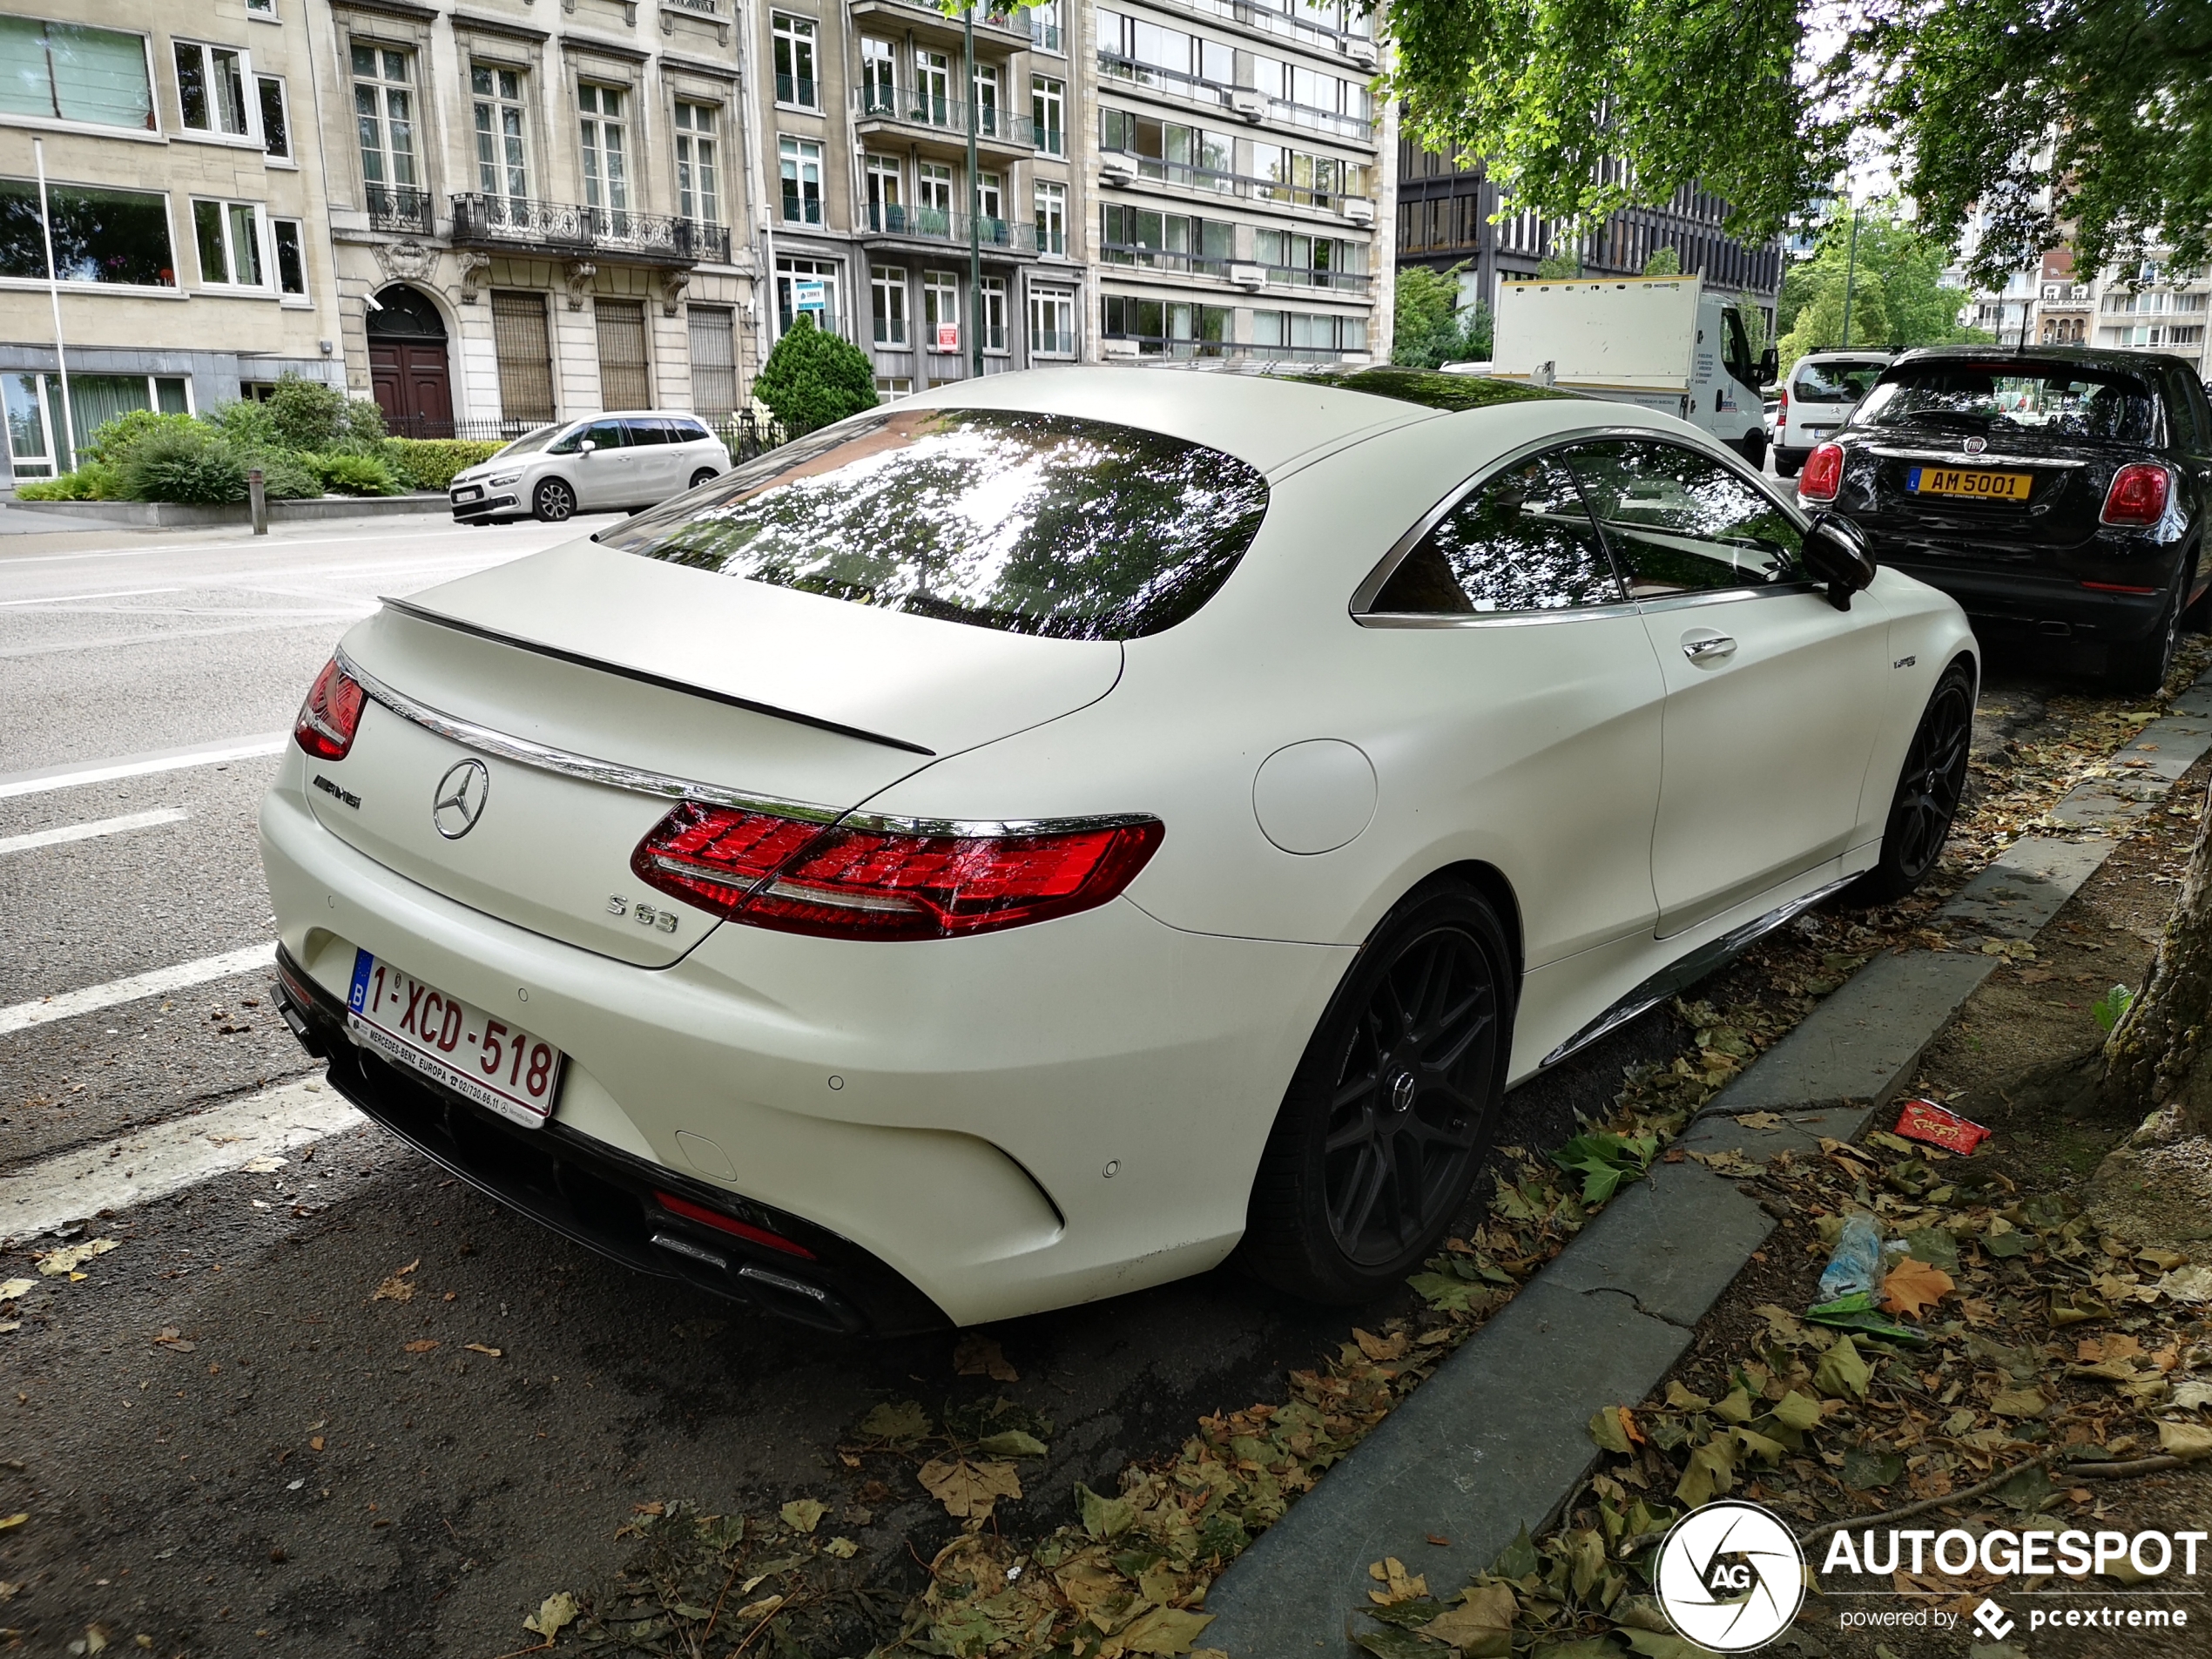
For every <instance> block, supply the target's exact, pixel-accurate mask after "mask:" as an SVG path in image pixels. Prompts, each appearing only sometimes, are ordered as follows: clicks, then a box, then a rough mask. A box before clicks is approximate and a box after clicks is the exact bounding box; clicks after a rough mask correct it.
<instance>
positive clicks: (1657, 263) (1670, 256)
mask: <svg viewBox="0 0 2212 1659" xmlns="http://www.w3.org/2000/svg"><path fill="white" fill-rule="evenodd" d="M1643 273H1644V275H1646V276H1680V275H1681V274H1682V250H1681V249H1680V248H1678V247H1676V246H1674V245H1673V244H1672V243H1669V244H1668V245H1667V246H1665V247H1661V248H1654V249H1653V250H1652V253H1651V257H1650V258H1649V259H1648V260H1645V261H1644V262H1643Z"/></svg>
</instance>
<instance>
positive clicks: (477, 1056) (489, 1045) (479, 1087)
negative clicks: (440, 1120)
mask: <svg viewBox="0 0 2212 1659" xmlns="http://www.w3.org/2000/svg"><path fill="white" fill-rule="evenodd" d="M346 1028H347V1030H348V1031H350V1032H351V1033H352V1034H353V1035H354V1040H355V1041H357V1042H361V1043H363V1044H365V1045H366V1046H368V1047H369V1048H371V1049H375V1050H376V1052H377V1053H379V1054H381V1055H383V1056H384V1057H385V1058H386V1059H387V1060H389V1061H391V1062H393V1063H394V1064H395V1065H401V1066H406V1067H408V1068H410V1069H413V1070H415V1071H418V1072H420V1073H421V1074H422V1075H423V1076H426V1077H429V1078H432V1079H434V1080H435V1081H436V1082H442V1083H443V1084H444V1085H445V1086H446V1087H447V1088H448V1089H452V1090H453V1091H454V1092H455V1094H458V1095H462V1096H466V1097H467V1098H469V1099H470V1100H473V1101H475V1103H477V1104H478V1105H479V1106H482V1107H484V1108H486V1109H489V1110H491V1111H495V1112H497V1113H498V1114H499V1115H500V1116H502V1117H504V1118H508V1119H509V1120H511V1121H512V1122H514V1123H521V1124H523V1126H525V1127H526V1128H529V1129H536V1128H539V1127H541V1126H542V1125H543V1123H544V1122H545V1120H546V1119H547V1118H549V1117H550V1116H552V1115H553V1102H554V1098H555V1096H556V1095H557V1094H558V1093H559V1091H560V1086H561V1065H562V1061H563V1055H562V1053H561V1051H560V1050H559V1049H556V1048H555V1047H554V1046H553V1045H552V1044H551V1043H550V1042H546V1041H545V1040H544V1039H543V1038H542V1037H537V1036H533V1035H531V1034H530V1033H529V1032H528V1031H525V1030H523V1028H521V1027H520V1026H516V1025H510V1024H509V1023H508V1022H506V1021H504V1020H495V1019H493V1018H492V1017H491V1015H489V1014H486V1013H485V1012H484V1011H483V1010H482V1008H472V1007H470V1006H469V1004H468V1003H466V1002H463V1001H461V1000H460V999H459V998H458V997H453V996H448V995H446V994H445V993H444V992H443V991H441V990H438V989H437V988H435V987H433V986H428V985H425V984H424V983H423V982H422V981H421V980H419V979H416V978H415V977H414V976H413V975H412V974H404V973H402V972H401V971H400V970H399V969H398V968H395V967H393V966H392V965H391V963H389V962H381V961H377V960H376V958H375V957H374V956H372V955H370V954H369V953H368V952H367V951H365V950H356V951H355V952H354V983H353V988H352V989H351V990H350V991H349V992H348V993H347V998H346Z"/></svg>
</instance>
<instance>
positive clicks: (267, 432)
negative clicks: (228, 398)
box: [207, 398, 282, 449]
mask: <svg viewBox="0 0 2212 1659" xmlns="http://www.w3.org/2000/svg"><path fill="white" fill-rule="evenodd" d="M207 420H208V421H209V422H210V423H211V424H212V425H213V426H214V427H215V428H217V429H219V431H220V432H221V433H222V435H224V436H225V437H226V438H228V439H229V440H230V441H231V442H233V443H235V444H237V445H239V447H240V448H247V449H274V448H281V447H282V446H281V445H280V443H279V442H278V440H277V430H276V411H275V410H273V409H272V408H270V407H269V406H268V405H267V404H266V403H257V402H255V401H253V399H251V398H240V399H239V401H237V402H235V403H226V404H224V405H222V406H221V407H220V408H218V409H216V410H215V411H214V412H213V413H212V414H211V415H208V416H207Z"/></svg>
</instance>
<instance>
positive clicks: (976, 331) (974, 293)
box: [961, 3, 983, 379]
mask: <svg viewBox="0 0 2212 1659" xmlns="http://www.w3.org/2000/svg"><path fill="white" fill-rule="evenodd" d="M961 43H962V48H961V51H962V56H963V57H966V58H967V60H968V365H969V369H970V372H971V373H973V374H975V375H976V376H977V378H979V379H980V378H981V375H982V373H983V243H982V226H981V224H979V223H978V222H977V221H978V219H980V217H981V212H982V208H983V191H982V186H981V184H979V183H978V182H977V180H976V177H975V8H974V5H973V4H972V3H971V4H969V5H968V6H965V7H963V8H961Z"/></svg>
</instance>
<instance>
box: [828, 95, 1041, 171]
mask: <svg viewBox="0 0 2212 1659" xmlns="http://www.w3.org/2000/svg"><path fill="white" fill-rule="evenodd" d="M853 111H854V112H855V114H856V115H857V116H858V118H859V121H860V132H861V133H862V134H864V135H865V134H867V133H872V132H882V131H884V130H885V129H886V128H887V127H893V128H896V129H897V130H898V131H899V132H900V134H901V135H903V136H914V135H917V134H919V135H920V136H921V137H922V138H924V141H925V142H932V143H934V144H936V145H948V146H950V147H952V148H954V149H961V148H964V147H965V146H966V145H967V143H968V105H965V104H963V103H961V101H960V100H959V99H958V98H938V97H935V96H934V95H933V94H931V93H928V92H925V91H917V90H916V89H914V88H913V87H907V88H903V89H900V91H895V92H891V91H884V90H883V89H882V88H880V87H873V86H867V87H862V88H861V89H860V91H857V92H855V93H854V94H853ZM1036 143H1037V140H1036V128H1035V124H1034V123H1032V122H1031V121H1030V119H1029V118H1028V116H1026V115H1017V114H1015V112H1014V111H1012V110H1008V109H1005V108H1002V107H1001V105H996V104H978V105H976V106H975V145H976V148H977V149H978V150H979V151H989V152H992V153H994V154H996V155H1002V156H1009V157H1010V156H1018V155H1021V154H1023V153H1026V152H1029V151H1032V150H1035V148H1036Z"/></svg>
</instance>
